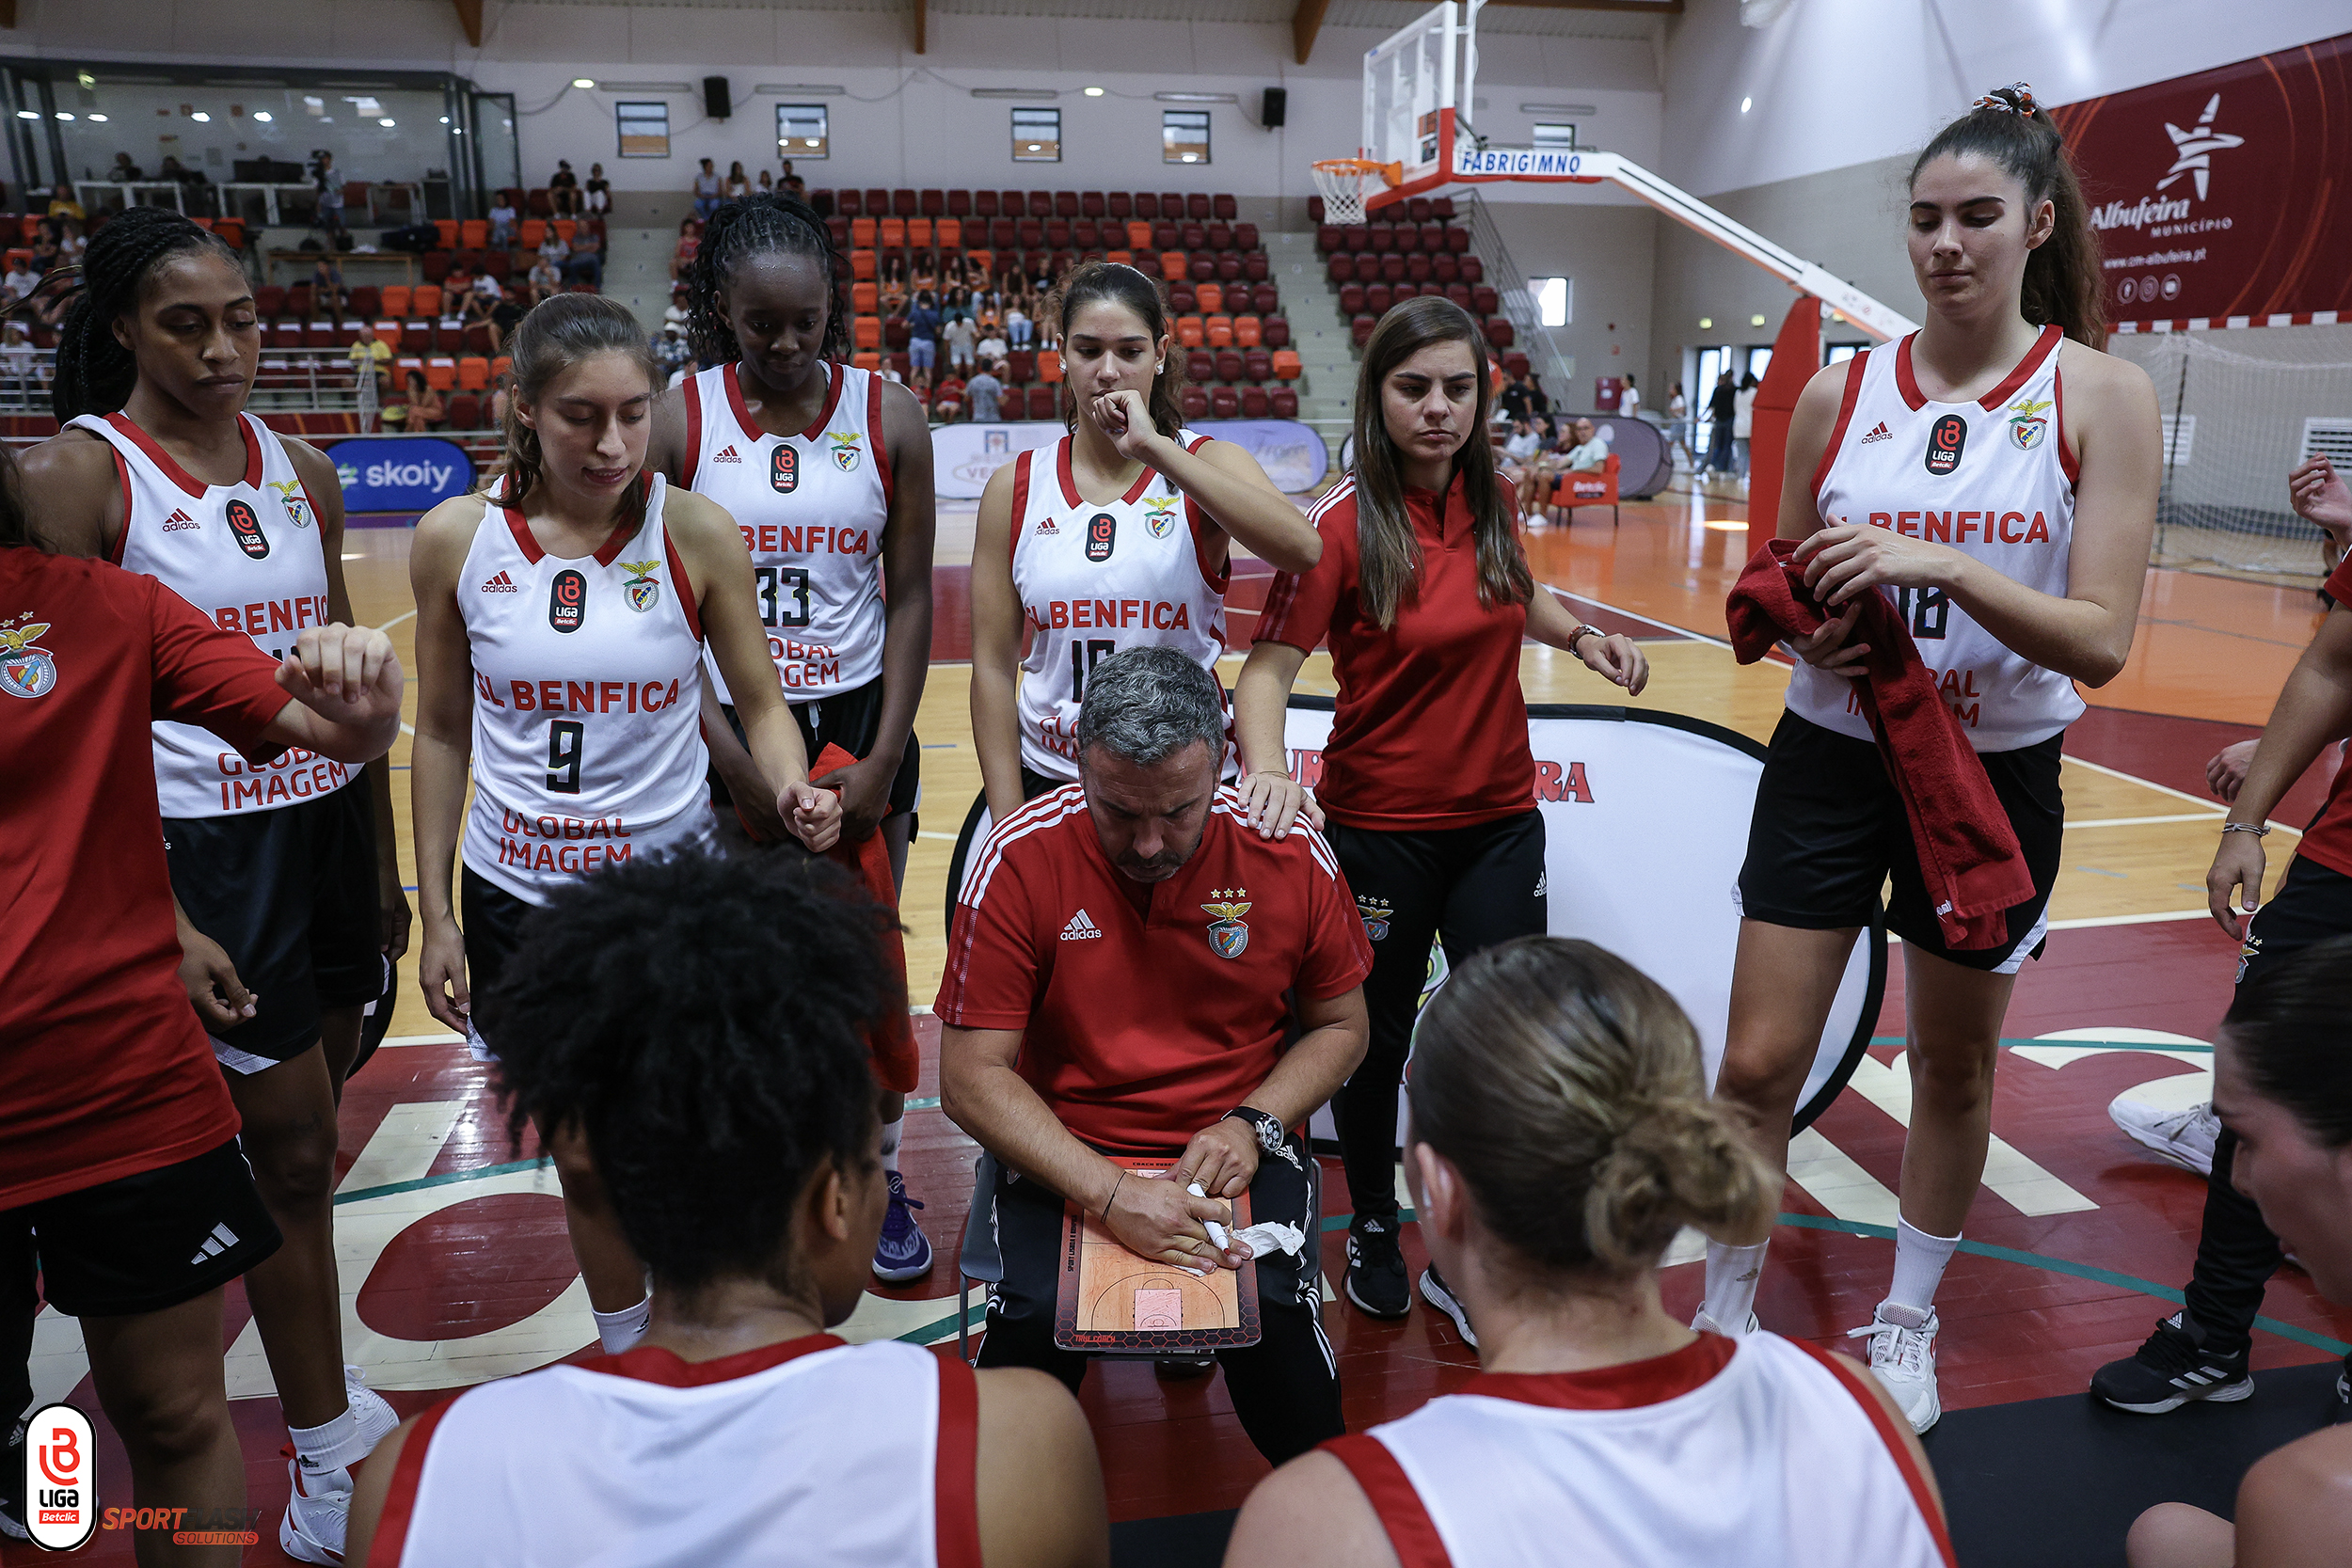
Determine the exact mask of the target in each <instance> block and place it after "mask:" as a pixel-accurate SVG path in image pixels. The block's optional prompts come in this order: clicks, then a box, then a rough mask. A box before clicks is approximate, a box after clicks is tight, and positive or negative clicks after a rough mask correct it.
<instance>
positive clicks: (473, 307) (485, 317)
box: [457, 272, 505, 353]
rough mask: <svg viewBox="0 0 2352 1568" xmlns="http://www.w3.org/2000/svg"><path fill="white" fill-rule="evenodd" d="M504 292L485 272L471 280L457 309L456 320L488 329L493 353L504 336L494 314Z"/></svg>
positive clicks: (495, 280)
mask: <svg viewBox="0 0 2352 1568" xmlns="http://www.w3.org/2000/svg"><path fill="white" fill-rule="evenodd" d="M504 292H505V291H503V290H501V288H500V287H499V280H498V279H497V278H495V277H491V276H490V275H489V274H488V273H486V272H485V273H484V274H483V275H482V276H481V277H477V278H475V279H474V280H473V286H472V287H471V288H469V289H468V290H467V291H466V293H465V295H464V300H463V303H462V304H460V305H459V306H458V308H457V319H458V320H459V321H460V322H462V323H464V324H465V325H468V326H486V327H488V328H489V329H490V348H491V350H492V352H494V353H495V352H496V351H497V349H498V346H499V342H500V341H501V338H502V337H503V336H504V335H503V334H502V333H501V332H500V330H499V325H498V317H497V314H496V312H497V310H498V307H499V305H500V303H501V298H502V296H503V294H504Z"/></svg>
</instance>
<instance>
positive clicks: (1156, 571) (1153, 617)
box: [1012, 430, 1232, 779]
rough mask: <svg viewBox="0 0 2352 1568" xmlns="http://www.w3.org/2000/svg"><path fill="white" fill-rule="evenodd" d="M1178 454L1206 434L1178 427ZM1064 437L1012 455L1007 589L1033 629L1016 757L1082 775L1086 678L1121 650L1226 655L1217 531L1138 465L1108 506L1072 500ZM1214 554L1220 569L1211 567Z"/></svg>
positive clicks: (1039, 767)
mask: <svg viewBox="0 0 2352 1568" xmlns="http://www.w3.org/2000/svg"><path fill="white" fill-rule="evenodd" d="M1176 439H1177V440H1178V441H1179V442H1180V443H1182V444H1183V446H1184V450H1185V451H1200V449H1201V448H1202V447H1203V446H1206V445H1207V444H1208V441H1209V437H1207V436H1201V435H1198V434H1196V433H1194V432H1192V431H1189V430H1180V431H1178V432H1177V433H1176ZM1070 441H1071V438H1070V437H1069V436H1063V437H1062V438H1061V439H1060V440H1059V441H1057V443H1055V444H1054V445H1053V446H1052V447H1050V448H1048V447H1041V448H1037V449H1034V450H1032V451H1025V452H1023V453H1022V454H1021V455H1020V456H1019V457H1017V458H1015V459H1013V464H1014V467H1013V487H1012V586H1013V592H1014V593H1015V594H1018V595H1019V596H1020V599H1021V612H1022V616H1023V618H1024V619H1025V620H1026V621H1027V622H1028V624H1029V652H1028V657H1025V658H1024V659H1023V660H1022V661H1021V670H1022V675H1021V694H1020V708H1021V764H1022V766H1023V767H1025V768H1028V769H1029V770H1030V771H1031V772H1033V773H1042V774H1044V775H1045V776H1046V777H1047V778H1050V779H1074V778H1076V777H1077V776H1078V742H1077V739H1076V732H1077V727H1078V704H1079V701H1080V699H1082V698H1083V697H1084V696H1085V695H1086V673H1087V672H1088V671H1089V670H1090V669H1092V668H1093V667H1094V666H1095V665H1097V664H1100V663H1102V662H1103V660H1104V659H1105V658H1107V657H1110V656H1111V655H1112V654H1115V653H1117V652H1118V651H1119V650H1120V649H1121V648H1140V647H1148V646H1154V645H1157V646H1165V647H1170V648H1181V649H1182V650H1184V653H1185V654H1187V655H1189V656H1190V657H1194V658H1197V659H1199V660H1200V663H1201V664H1202V665H1203V666H1204V667H1207V668H1209V669H1211V670H1212V671H1214V669H1215V667H1216V659H1217V656H1218V655H1219V654H1222V653H1223V652H1224V651H1225V585H1226V583H1227V582H1228V581H1230V580H1231V579H1232V565H1231V562H1230V560H1220V559H1219V558H1220V557H1223V556H1224V553H1225V536H1224V534H1223V533H1222V532H1221V531H1218V529H1217V527H1216V524H1215V523H1212V522H1210V521H1209V520H1208V518H1206V517H1204V516H1202V515H1200V508H1198V507H1196V506H1195V505H1193V503H1192V501H1191V500H1190V499H1188V498H1187V497H1186V496H1185V495H1184V492H1183V491H1181V490H1179V489H1177V488H1176V486H1175V484H1174V483H1171V482H1170V481H1169V480H1168V476H1167V475H1165V474H1162V473H1160V472H1159V471H1158V470H1157V469H1153V468H1146V469H1144V470H1143V472H1142V473H1141V474H1139V475H1137V476H1136V482H1135V483H1133V484H1131V485H1129V486H1128V487H1127V493H1126V494H1125V495H1123V496H1121V497H1120V498H1119V499H1117V500H1115V501H1112V502H1110V503H1109V504H1108V505H1104V506H1096V505H1093V504H1092V503H1091V502H1089V501H1087V500H1084V499H1080V497H1079V495H1078V485H1077V482H1076V480H1075V479H1073V477H1072V475H1071V471H1070ZM1212 560H1218V562H1219V563H1218V564H1217V565H1216V566H1215V567H1214V568H1212V567H1211V565H1210V562H1211V561H1212Z"/></svg>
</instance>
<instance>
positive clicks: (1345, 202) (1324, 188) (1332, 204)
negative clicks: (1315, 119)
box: [1314, 158, 1405, 224]
mask: <svg viewBox="0 0 2352 1568" xmlns="http://www.w3.org/2000/svg"><path fill="white" fill-rule="evenodd" d="M1314 170H1315V189H1316V190H1318V191H1320V192H1322V193H1323V216H1324V221H1325V222H1327V223H1343V224H1344V223H1361V222H1363V221H1364V198H1365V197H1366V196H1367V195H1368V194H1370V191H1371V187H1372V182H1373V181H1374V180H1375V179H1376V180H1378V181H1379V182H1380V186H1379V188H1380V189H1382V190H1387V189H1389V188H1391V186H1395V185H1400V184H1402V183H1404V182H1405V166H1404V165H1402V164H1383V163H1375V161H1373V160H1372V159H1370V158H1317V159H1316V160H1315V163H1314Z"/></svg>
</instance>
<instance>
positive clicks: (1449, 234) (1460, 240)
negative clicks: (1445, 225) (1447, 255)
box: [1445, 229, 1470, 256]
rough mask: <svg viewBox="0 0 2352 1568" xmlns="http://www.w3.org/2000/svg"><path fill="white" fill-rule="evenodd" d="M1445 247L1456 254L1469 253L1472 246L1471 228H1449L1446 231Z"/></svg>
mask: <svg viewBox="0 0 2352 1568" xmlns="http://www.w3.org/2000/svg"><path fill="white" fill-rule="evenodd" d="M1445 247H1446V248H1447V249H1448V250H1450V251H1452V252H1454V255H1456V256H1466V255H1468V254H1469V253H1470V230H1467V229H1449V230H1446V231H1445Z"/></svg>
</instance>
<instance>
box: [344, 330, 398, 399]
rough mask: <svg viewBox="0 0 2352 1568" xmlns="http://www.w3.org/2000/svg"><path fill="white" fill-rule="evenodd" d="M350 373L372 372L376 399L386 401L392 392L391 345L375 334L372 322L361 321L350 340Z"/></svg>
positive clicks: (356, 374)
mask: <svg viewBox="0 0 2352 1568" xmlns="http://www.w3.org/2000/svg"><path fill="white" fill-rule="evenodd" d="M348 357H349V358H350V360H351V366H352V374H353V375H355V376H358V375H362V374H373V376H374V377H375V397H376V401H377V402H378V403H379V404H381V403H387V402H389V401H390V398H391V393H392V345H391V344H389V343H388V342H386V341H384V340H383V339H381V338H379V337H377V336H376V335H375V325H374V324H373V322H361V323H359V324H358V330H357V332H356V333H355V334H354V335H353V337H352V340H351V351H350V354H349V356H348Z"/></svg>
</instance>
